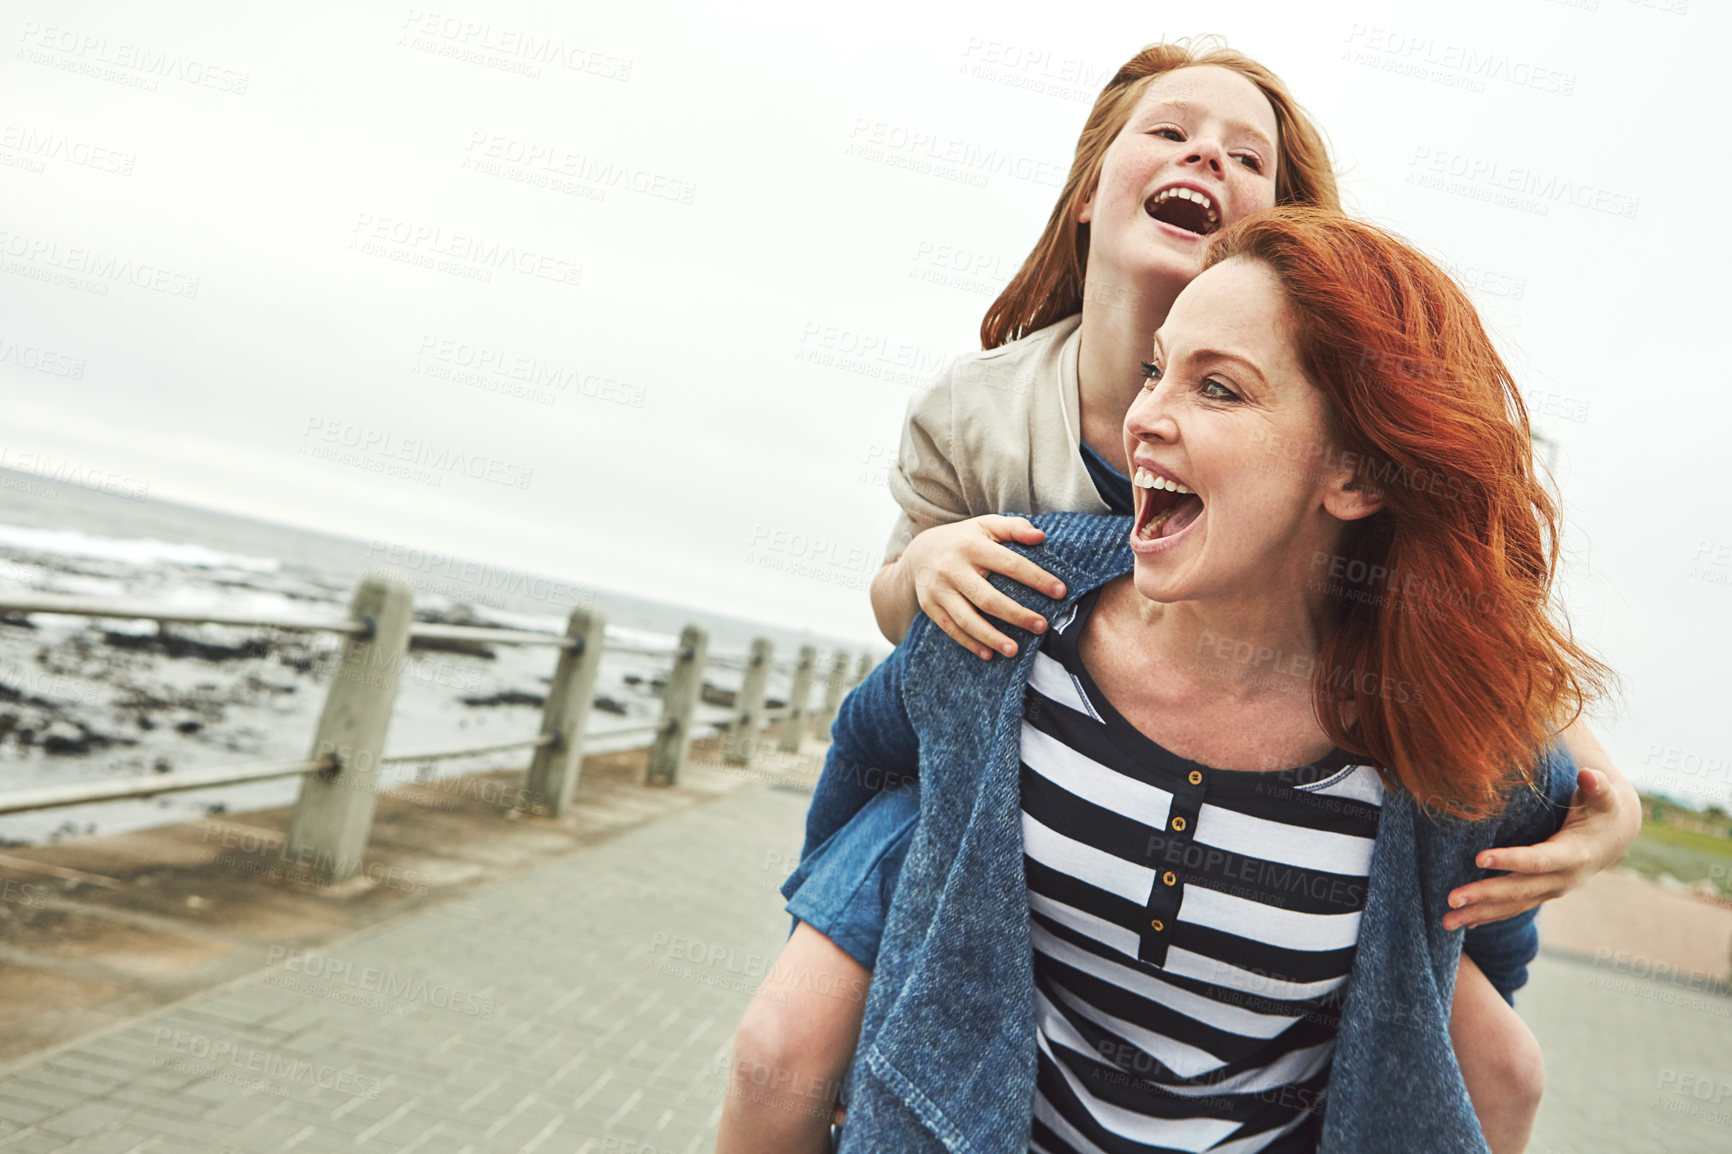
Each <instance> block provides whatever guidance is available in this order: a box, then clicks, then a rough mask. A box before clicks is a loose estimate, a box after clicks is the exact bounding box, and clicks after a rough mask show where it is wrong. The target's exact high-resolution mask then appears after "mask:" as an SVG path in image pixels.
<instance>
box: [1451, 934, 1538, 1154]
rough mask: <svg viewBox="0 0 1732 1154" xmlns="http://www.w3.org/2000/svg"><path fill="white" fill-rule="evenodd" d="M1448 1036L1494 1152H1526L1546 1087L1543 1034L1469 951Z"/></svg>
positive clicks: (1460, 972) (1460, 971)
mask: <svg viewBox="0 0 1732 1154" xmlns="http://www.w3.org/2000/svg"><path fill="white" fill-rule="evenodd" d="M1449 1037H1450V1040H1451V1041H1452V1042H1454V1043H1455V1060H1456V1062H1457V1064H1459V1065H1460V1066H1461V1077H1462V1081H1464V1082H1466V1083H1467V1096H1468V1097H1469V1098H1471V1099H1473V1109H1474V1112H1475V1113H1476V1114H1478V1115H1479V1126H1480V1129H1481V1130H1482V1131H1483V1132H1484V1133H1485V1142H1486V1145H1487V1146H1490V1147H1491V1151H1492V1154H1522V1151H1524V1150H1526V1149H1527V1145H1528V1138H1529V1137H1530V1136H1531V1135H1532V1134H1533V1129H1534V1116H1535V1115H1536V1114H1538V1113H1539V1108H1540V1094H1541V1093H1542V1092H1543V1091H1544V1090H1545V1083H1546V1076H1545V1062H1544V1057H1543V1055H1542V1054H1541V1053H1540V1043H1539V1039H1537V1038H1535V1037H1534V1035H1533V1031H1532V1030H1530V1029H1528V1025H1527V1023H1526V1022H1524V1021H1522V1020H1521V1018H1520V1017H1519V1016H1518V1015H1517V1014H1516V1012H1515V1008H1514V1007H1513V1006H1511V1005H1510V1004H1509V1003H1508V1002H1506V1001H1504V1000H1503V996H1502V995H1500V994H1499V993H1498V992H1497V989H1496V988H1495V987H1494V986H1493V985H1492V984H1491V982H1490V981H1488V980H1487V979H1486V976H1485V975H1484V974H1482V973H1481V972H1480V969H1479V967H1478V966H1476V965H1474V964H1473V959H1472V958H1470V957H1468V956H1467V955H1466V954H1463V955H1462V957H1461V965H1460V968H1459V969H1457V970H1456V974H1455V1004H1454V1005H1453V1006H1452V1007H1451V1008H1450V1014H1449Z"/></svg>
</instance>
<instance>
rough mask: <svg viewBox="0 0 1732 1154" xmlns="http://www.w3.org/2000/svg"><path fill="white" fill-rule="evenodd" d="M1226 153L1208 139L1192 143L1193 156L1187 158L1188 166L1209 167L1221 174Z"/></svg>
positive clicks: (1195, 140) (1196, 140)
mask: <svg viewBox="0 0 1732 1154" xmlns="http://www.w3.org/2000/svg"><path fill="white" fill-rule="evenodd" d="M1225 155H1226V154H1225V153H1223V152H1222V151H1221V146H1220V145H1219V144H1217V143H1215V141H1213V140H1210V139H1208V138H1207V137H1204V138H1200V139H1193V140H1192V141H1191V154H1190V155H1189V156H1187V157H1185V163H1186V164H1199V165H1207V166H1208V168H1209V170H1210V171H1211V172H1214V173H1220V172H1221V170H1222V167H1223V163H1224V159H1225Z"/></svg>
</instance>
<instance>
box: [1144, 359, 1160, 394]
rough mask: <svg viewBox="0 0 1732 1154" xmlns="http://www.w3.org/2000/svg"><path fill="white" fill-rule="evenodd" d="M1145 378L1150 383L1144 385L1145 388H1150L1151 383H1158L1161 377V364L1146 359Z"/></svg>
mask: <svg viewBox="0 0 1732 1154" xmlns="http://www.w3.org/2000/svg"><path fill="white" fill-rule="evenodd" d="M1143 379H1144V380H1145V381H1147V382H1148V384H1146V385H1144V386H1143V388H1145V389H1146V388H1148V387H1149V385H1153V384H1155V383H1157V382H1158V381H1159V380H1160V379H1161V366H1159V365H1157V364H1155V363H1154V362H1153V361H1144V362H1143Z"/></svg>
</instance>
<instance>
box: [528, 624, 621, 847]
mask: <svg viewBox="0 0 1732 1154" xmlns="http://www.w3.org/2000/svg"><path fill="white" fill-rule="evenodd" d="M565 635H566V637H567V638H569V639H570V640H571V641H572V642H573V643H574V644H573V646H572V647H571V648H570V649H562V650H560V651H559V662H558V664H556V665H555V666H554V667H553V681H552V682H551V683H549V685H548V687H547V704H546V705H544V706H543V707H542V710H541V735H542V736H543V737H552V738H553V739H554V741H553V743H552V744H550V745H543V746H540V747H539V748H537V749H536V751H535V758H534V760H533V761H531V762H530V763H529V780H528V782H527V784H526V787H525V792H526V793H527V795H528V797H527V801H528V803H529V812H531V813H534V814H542V815H547V816H551V817H559V816H560V815H562V814H563V813H565V811H566V810H568V809H570V808H571V798H572V795H573V794H575V793H576V792H577V777H578V773H579V771H580V770H581V769H582V768H583V732H584V730H585V729H587V728H588V727H589V707H590V705H591V704H592V703H593V702H594V701H595V673H596V670H597V669H598V668H600V666H601V650H602V646H603V644H604V643H605V641H606V638H607V619H606V617H605V616H604V615H603V614H602V611H601V610H599V609H582V608H579V609H573V610H572V611H571V618H570V620H569V621H567V623H566V626H565Z"/></svg>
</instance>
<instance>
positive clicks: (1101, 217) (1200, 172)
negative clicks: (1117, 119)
mask: <svg viewBox="0 0 1732 1154" xmlns="http://www.w3.org/2000/svg"><path fill="white" fill-rule="evenodd" d="M1277 134H1278V128H1277V126H1276V123H1275V110H1274V109H1273V108H1272V107H1271V106H1270V104H1269V101H1268V98H1266V97H1265V96H1264V95H1263V93H1262V92H1261V91H1259V90H1258V88H1257V86H1256V85H1255V84H1253V83H1251V81H1250V80H1248V79H1246V78H1245V77H1244V76H1242V75H1240V74H1239V73H1237V72H1234V71H1233V70H1231V69H1229V68H1222V67H1219V66H1216V65H1192V66H1189V67H1185V68H1176V69H1174V70H1172V71H1171V72H1167V73H1164V74H1162V75H1160V76H1157V77H1156V78H1155V79H1154V80H1152V81H1150V82H1149V86H1148V88H1147V89H1146V90H1145V91H1144V92H1143V95H1142V98H1141V99H1140V100H1139V101H1138V103H1137V107H1136V109H1135V110H1134V111H1133V112H1132V113H1131V116H1130V119H1129V120H1127V121H1126V122H1125V127H1124V128H1123V129H1122V130H1121V131H1120V132H1119V134H1118V136H1117V137H1115V138H1114V139H1113V142H1112V144H1110V145H1109V146H1108V147H1107V152H1106V156H1105V157H1104V158H1103V161H1102V166H1101V173H1100V181H1099V184H1098V186H1097V187H1096V188H1095V190H1094V193H1093V194H1092V195H1091V196H1090V198H1089V200H1088V201H1087V202H1086V203H1085V204H1084V205H1083V207H1082V210H1081V213H1080V216H1079V219H1081V220H1083V221H1087V222H1089V261H1090V264H1091V265H1093V264H1094V263H1095V262H1096V261H1100V262H1102V263H1104V264H1106V265H1108V266H1111V267H1113V268H1114V269H1116V270H1117V271H1119V272H1121V273H1123V274H1127V275H1134V276H1150V275H1157V276H1158V275H1168V276H1175V277H1182V278H1183V279H1184V280H1185V281H1189V280H1190V278H1192V277H1194V276H1196V275H1197V273H1198V272H1200V271H1201V269H1202V267H1203V259H1204V256H1205V254H1206V253H1207V249H1208V241H1207V240H1206V239H1205V238H1204V237H1202V236H1192V235H1190V234H1188V233H1186V232H1185V231H1184V230H1177V229H1173V228H1172V227H1171V226H1168V225H1163V224H1160V223H1159V222H1157V221H1156V220H1155V219H1154V218H1152V217H1151V216H1150V215H1149V213H1148V212H1147V211H1146V209H1145V204H1146V203H1147V202H1148V201H1149V199H1150V197H1152V196H1154V195H1155V193H1156V192H1158V191H1159V190H1160V189H1162V188H1164V187H1166V186H1168V185H1170V184H1172V183H1173V182H1175V181H1183V182H1185V183H1186V184H1187V185H1192V186H1197V187H1200V188H1201V189H1202V190H1203V191H1204V192H1205V193H1206V194H1207V195H1208V196H1209V197H1210V198H1211V199H1213V201H1214V202H1215V204H1216V206H1217V209H1218V212H1217V215H1218V217H1219V221H1218V226H1217V227H1215V228H1214V230H1213V231H1214V232H1215V233H1218V232H1219V231H1220V229H1223V228H1226V227H1227V226H1228V225H1230V224H1232V223H1233V222H1235V221H1237V220H1241V219H1243V218H1245V217H1247V216H1250V215H1252V214H1253V213H1256V212H1260V211H1262V210H1263V209H1266V208H1269V207H1271V206H1272V205H1274V203H1275V165H1276V161H1277V159H1278V157H1277V155H1276V145H1275V141H1276V139H1277Z"/></svg>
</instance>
